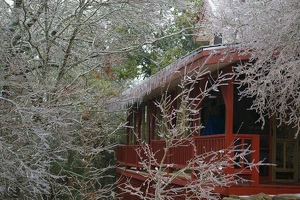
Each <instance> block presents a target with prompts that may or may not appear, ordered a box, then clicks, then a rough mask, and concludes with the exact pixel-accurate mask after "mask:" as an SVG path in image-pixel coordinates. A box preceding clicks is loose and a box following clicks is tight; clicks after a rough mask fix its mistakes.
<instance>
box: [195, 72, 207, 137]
mask: <svg viewBox="0 0 300 200" xmlns="http://www.w3.org/2000/svg"><path fill="white" fill-rule="evenodd" d="M207 80H208V74H207V75H205V76H204V77H203V79H202V80H201V81H200V82H198V83H197V84H195V85H194V98H195V99H198V100H194V101H195V102H194V105H195V108H193V109H195V110H198V112H197V114H195V115H194V116H193V125H194V127H195V128H194V131H193V136H197V135H200V129H199V128H197V127H199V126H200V123H201V121H200V120H201V112H200V109H201V106H202V101H203V99H204V98H205V96H204V94H203V92H204V90H205V85H206V83H207Z"/></svg>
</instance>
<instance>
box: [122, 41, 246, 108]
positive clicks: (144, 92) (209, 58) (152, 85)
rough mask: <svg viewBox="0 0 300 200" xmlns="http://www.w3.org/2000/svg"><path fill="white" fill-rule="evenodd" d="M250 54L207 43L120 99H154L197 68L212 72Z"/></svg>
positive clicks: (127, 92)
mask: <svg viewBox="0 0 300 200" xmlns="http://www.w3.org/2000/svg"><path fill="white" fill-rule="evenodd" d="M248 59H249V55H247V54H246V55H245V54H241V53H239V52H237V51H236V49H235V48H234V47H232V46H231V47H227V46H208V47H201V48H199V49H196V50H195V51H193V52H191V53H189V54H187V55H186V56H184V57H183V58H181V59H179V60H177V61H175V62H174V63H172V64H171V65H169V66H167V67H166V68H164V69H163V70H161V71H159V72H157V73H156V74H154V75H153V76H151V77H149V78H147V79H145V80H144V81H143V82H141V83H140V84H138V85H136V86H133V87H132V88H130V89H128V90H126V91H125V92H123V93H122V95H121V97H120V100H121V101H122V102H123V103H122V104H123V105H130V104H133V103H136V102H141V101H143V100H146V99H150V98H154V97H156V96H158V95H159V94H161V93H162V92H163V91H165V90H166V88H167V87H168V89H172V88H174V87H176V86H177V85H178V84H179V83H180V82H181V80H182V78H183V76H185V75H190V74H191V73H193V72H194V71H195V70H198V71H199V70H209V71H210V72H211V73H213V72H215V71H217V70H220V69H222V68H224V67H226V66H228V65H233V64H236V63H238V62H243V61H246V60H248Z"/></svg>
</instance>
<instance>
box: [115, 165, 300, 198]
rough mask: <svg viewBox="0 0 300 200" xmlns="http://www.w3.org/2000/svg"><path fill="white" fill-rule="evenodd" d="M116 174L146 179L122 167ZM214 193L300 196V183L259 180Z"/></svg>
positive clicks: (144, 175)
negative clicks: (252, 183)
mask: <svg viewBox="0 0 300 200" xmlns="http://www.w3.org/2000/svg"><path fill="white" fill-rule="evenodd" d="M117 173H118V174H119V175H124V176H126V177H131V178H133V179H137V180H140V181H145V180H146V179H147V173H146V172H143V171H137V170H135V169H125V168H124V167H118V168H117ZM185 180H187V177H186V176H182V177H180V179H177V181H176V182H175V183H174V184H176V185H184V184H185ZM215 192H216V193H219V194H221V196H229V195H239V196H242V195H255V194H259V193H265V194H268V195H277V194H300V182H288V181H286V182H278V181H277V182H272V181H267V180H261V181H260V183H259V184H258V185H250V183H243V184H239V185H232V186H231V187H217V188H216V189H215Z"/></svg>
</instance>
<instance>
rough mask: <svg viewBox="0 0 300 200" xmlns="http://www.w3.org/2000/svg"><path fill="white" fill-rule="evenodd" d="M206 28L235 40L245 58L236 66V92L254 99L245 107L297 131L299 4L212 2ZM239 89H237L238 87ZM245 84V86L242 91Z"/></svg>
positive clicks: (268, 0)
mask: <svg viewBox="0 0 300 200" xmlns="http://www.w3.org/2000/svg"><path fill="white" fill-rule="evenodd" d="M207 2H208V4H210V5H211V8H212V9H210V11H212V12H209V14H210V15H211V16H210V17H209V18H210V20H211V23H210V25H209V28H210V29H211V30H213V31H214V32H215V33H217V34H222V37H223V42H224V43H227V44H236V43H238V45H237V51H239V52H240V53H241V54H247V53H249V54H250V55H251V59H250V62H248V63H243V64H241V65H240V66H238V67H236V69H235V72H236V74H237V76H238V77H245V78H241V79H242V80H241V87H240V89H241V96H243V97H254V101H253V105H252V107H251V109H254V110H256V111H257V112H258V113H259V114H260V119H259V120H262V121H264V119H265V117H270V116H273V115H275V116H276V118H277V120H278V122H279V125H280V124H292V125H294V126H295V127H297V128H298V131H297V133H296V137H297V135H298V134H299V132H300V89H299V88H300V12H299V10H300V2H299V0H289V1H284V0H219V1H218V2H217V4H215V3H214V0H209V1H207ZM242 88H243V89H242ZM244 88H245V89H244Z"/></svg>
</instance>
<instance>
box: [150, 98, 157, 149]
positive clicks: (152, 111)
mask: <svg viewBox="0 0 300 200" xmlns="http://www.w3.org/2000/svg"><path fill="white" fill-rule="evenodd" d="M149 109H150V112H149V113H150V131H149V133H150V143H151V140H154V138H155V118H156V110H157V108H156V105H155V103H154V100H152V101H151V103H150V108H149Z"/></svg>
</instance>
